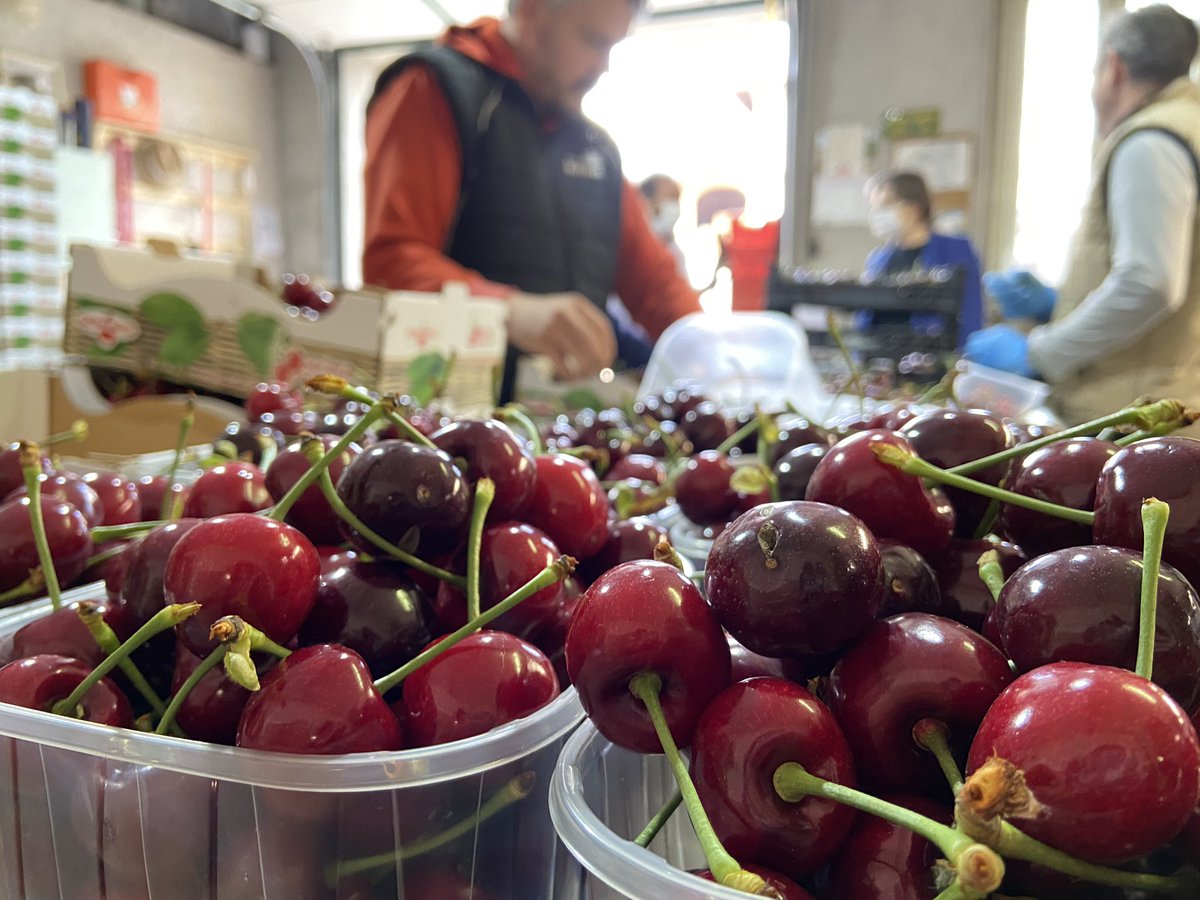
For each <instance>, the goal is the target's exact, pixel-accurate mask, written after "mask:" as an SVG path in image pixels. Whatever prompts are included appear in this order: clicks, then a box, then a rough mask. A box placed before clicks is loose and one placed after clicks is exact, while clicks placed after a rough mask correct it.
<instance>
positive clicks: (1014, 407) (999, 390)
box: [954, 360, 1050, 419]
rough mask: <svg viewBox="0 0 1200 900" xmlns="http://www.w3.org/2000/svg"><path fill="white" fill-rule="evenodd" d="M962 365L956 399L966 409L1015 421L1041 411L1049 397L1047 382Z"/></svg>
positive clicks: (975, 365) (977, 365)
mask: <svg viewBox="0 0 1200 900" xmlns="http://www.w3.org/2000/svg"><path fill="white" fill-rule="evenodd" d="M959 365H960V367H961V369H960V371H959V373H958V377H957V378H955V379H954V399H955V400H957V401H958V404H959V405H960V406H962V407H964V408H969V409H986V410H987V411H988V412H993V413H996V414H997V415H1000V416H1007V417H1009V418H1012V419H1015V418H1017V417H1018V416H1020V415H1022V414H1023V413H1027V412H1029V411H1030V410H1032V409H1036V408H1037V407H1040V406H1041V405H1042V404H1044V403H1045V402H1046V398H1047V397H1049V396H1050V385H1048V384H1045V383H1044V382H1041V381H1035V380H1034V379H1032V378H1022V377H1021V376H1020V375H1013V374H1012V373H1010V372H1004V371H1001V370H1000V369H993V368H990V367H988V366H981V365H979V363H974V362H969V361H966V360H964V361H963V362H961V363H960V364H959Z"/></svg>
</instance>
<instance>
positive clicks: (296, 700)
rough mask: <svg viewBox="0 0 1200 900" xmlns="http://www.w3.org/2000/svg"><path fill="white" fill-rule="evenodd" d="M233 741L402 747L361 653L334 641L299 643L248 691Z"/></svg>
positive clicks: (327, 749) (330, 750) (253, 746)
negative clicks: (248, 696)
mask: <svg viewBox="0 0 1200 900" xmlns="http://www.w3.org/2000/svg"><path fill="white" fill-rule="evenodd" d="M237 745H238V746H239V747H245V748H247V749H250V750H274V751H277V752H280V753H308V754H324V755H327V754H335V753H370V752H373V751H377V750H399V749H401V747H402V737H401V732H400V723H399V722H398V721H397V719H396V716H395V714H393V713H392V711H391V710H390V709H389V708H388V705H387V704H386V703H385V702H384V701H383V698H382V697H380V696H379V692H378V691H377V690H375V685H374V684H373V683H372V681H371V672H370V670H369V669H368V668H367V664H366V663H365V662H363V660H362V657H360V656H359V655H358V654H357V653H355V652H354V651H352V650H347V649H346V648H345V647H339V646H338V645H337V644H317V645H315V646H312V647H302V648H301V649H299V650H297V651H296V652H295V653H293V654H292V655H291V656H289V657H288V658H287V659H285V660H282V661H280V662H279V663H278V664H276V665H275V666H274V667H273V668H272V669H271V671H270V672H268V673H267V674H266V675H265V676H264V677H263V679H262V687H261V689H260V690H258V691H256V692H255V693H253V694H251V695H250V699H249V701H248V702H247V703H246V708H245V710H244V711H243V712H242V718H241V722H240V724H239V725H238V733H237Z"/></svg>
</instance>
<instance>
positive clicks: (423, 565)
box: [318, 471, 467, 590]
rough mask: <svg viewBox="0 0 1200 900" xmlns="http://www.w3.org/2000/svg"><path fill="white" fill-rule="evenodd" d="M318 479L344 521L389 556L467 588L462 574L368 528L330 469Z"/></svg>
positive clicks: (442, 579) (326, 496) (329, 500)
mask: <svg viewBox="0 0 1200 900" xmlns="http://www.w3.org/2000/svg"><path fill="white" fill-rule="evenodd" d="M318 480H319V482H320V485H321V493H323V494H324V495H325V499H326V500H327V501H328V502H329V505H330V506H331V507H333V511H334V512H335V513H337V515H338V516H339V517H340V518H341V519H342V521H344V522H345V523H346V524H347V525H349V526H350V527H351V528H353V529H354V530H355V531H356V532H358V534H360V535H362V537H363V538H365V539H366V540H368V541H370V542H371V543H372V544H374V545H375V546H376V547H378V548H379V549H380V550H382V551H383V552H384V553H386V554H387V555H388V556H390V557H392V558H393V559H397V560H399V561H400V562H402V563H404V564H405V565H406V566H408V567H409V568H412V569H416V570H417V571H418V572H424V573H425V574H426V575H429V576H430V577H431V578H437V579H439V580H440V581H445V582H447V583H448V584H452V585H454V586H455V587H456V588H458V589H459V590H466V587H467V579H465V578H463V577H462V576H461V575H455V574H454V573H453V572H447V571H446V570H445V569H439V568H438V567H437V566H435V565H433V564H432V563H427V562H425V560H423V559H420V558H419V557H416V556H413V555H412V554H411V553H406V552H405V551H404V550H401V549H400V548H399V547H397V546H396V545H395V544H393V543H391V542H389V541H386V540H384V539H383V538H381V537H380V536H379V535H378V534H376V533H375V532H374V531H372V530H371V529H370V528H368V527H367V525H366V524H365V523H364V522H363V521H362V520H361V519H360V518H359V517H358V516H356V515H355V514H354V513H353V512H351V511H350V507H348V506H347V505H346V504H345V502H344V501H343V500H342V498H341V497H339V496H338V492H337V489H336V488H334V486H333V479H331V478H330V477H329V472H328V471H324V472H322V473H321V475H320V478H319V479H318Z"/></svg>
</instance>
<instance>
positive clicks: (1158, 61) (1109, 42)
mask: <svg viewBox="0 0 1200 900" xmlns="http://www.w3.org/2000/svg"><path fill="white" fill-rule="evenodd" d="M1198 43H1200V35H1198V34H1197V31H1196V23H1195V22H1193V21H1192V20H1191V19H1189V18H1188V17H1187V16H1185V15H1182V14H1181V13H1178V12H1176V11H1175V10H1174V9H1172V8H1171V7H1170V6H1167V5H1166V4H1165V3H1157V4H1155V5H1154V6H1147V7H1145V8H1144V9H1139V10H1138V11H1137V12H1131V13H1126V14H1125V15H1123V16H1121V17H1120V18H1118V19H1117V20H1116V21H1114V22H1113V24H1112V25H1111V26H1110V27H1109V29H1108V31H1107V32H1105V35H1104V41H1103V42H1102V46H1103V47H1104V49H1105V50H1111V51H1113V52H1114V53H1116V54H1117V56H1118V57H1119V58H1120V60H1121V62H1123V63H1125V65H1126V67H1127V68H1128V69H1129V75H1130V77H1132V78H1133V79H1134V80H1135V81H1144V82H1147V83H1151V84H1155V85H1158V86H1162V85H1165V84H1168V83H1170V82H1172V81H1174V80H1175V79H1176V78H1180V77H1182V76H1185V75H1187V74H1188V71H1189V70H1190V69H1191V67H1192V61H1193V60H1194V59H1195V58H1196V50H1197V44H1198Z"/></svg>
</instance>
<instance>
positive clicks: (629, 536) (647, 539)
mask: <svg viewBox="0 0 1200 900" xmlns="http://www.w3.org/2000/svg"><path fill="white" fill-rule="evenodd" d="M666 536H667V532H666V529H664V528H663V527H662V526H661V525H656V524H655V523H654V522H653V521H651V520H650V519H646V518H635V519H625V520H624V521H621V522H614V523H612V524H610V525H609V527H608V540H607V541H605V543H604V546H603V547H601V548H600V552H599V553H597V554H596V555H595V556H593V557H592V558H591V559H589V560H587V561H586V562H585V563H583V565H581V566H580V567H579V571H578V573H577V575H578V576H579V577H580V578H582V579H583V581H584V582H585V583H587V584H591V583H592V582H593V581H595V580H596V579H597V578H599V577H600V576H601V575H602V574H604V573H605V572H607V571H608V570H609V569H613V568H616V567H617V566H619V565H620V564H621V563H623V562H633V561H634V560H637V559H654V548H655V547H657V546H658V543H659V541H662V540H664V539H665V538H666Z"/></svg>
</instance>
